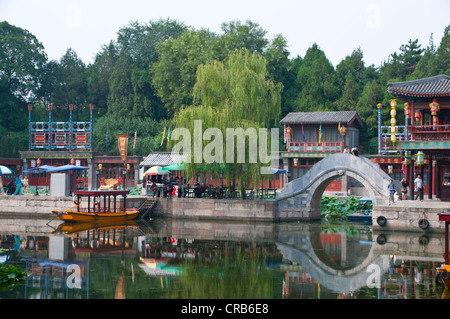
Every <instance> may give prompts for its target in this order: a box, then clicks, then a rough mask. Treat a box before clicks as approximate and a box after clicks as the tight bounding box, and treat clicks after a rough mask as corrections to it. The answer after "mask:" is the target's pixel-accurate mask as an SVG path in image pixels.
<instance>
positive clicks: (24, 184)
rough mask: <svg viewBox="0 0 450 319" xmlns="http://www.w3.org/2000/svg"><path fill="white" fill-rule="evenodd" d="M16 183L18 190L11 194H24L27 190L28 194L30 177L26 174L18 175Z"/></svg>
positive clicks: (0, 181) (0, 179)
mask: <svg viewBox="0 0 450 319" xmlns="http://www.w3.org/2000/svg"><path fill="white" fill-rule="evenodd" d="M14 183H15V186H16V190H15V191H14V193H13V194H11V195H23V194H24V193H25V192H26V193H27V194H28V177H27V176H25V177H22V175H19V176H16V179H15V181H14ZM11 184H12V183H11ZM8 185H9V184H8ZM0 192H3V182H2V178H1V175H0Z"/></svg>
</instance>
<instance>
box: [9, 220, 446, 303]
mask: <svg viewBox="0 0 450 319" xmlns="http://www.w3.org/2000/svg"><path fill="white" fill-rule="evenodd" d="M47 223H48V224H47ZM24 229H25V230H24ZM0 234H1V247H2V255H1V256H0V257H1V259H0V261H1V263H3V264H8V265H15V266H17V267H18V268H19V269H21V270H22V271H24V272H26V273H27V274H28V279H27V280H25V281H24V282H22V283H21V284H19V285H17V286H16V287H14V288H12V289H6V290H5V289H3V290H2V291H0V298H1V299H10V298H12V299H116V298H125V299H143V298H146V299H147V298H148V299H187V298H192V299H195V298H204V299H229V298H232V299H247V298H252V299H263V298H264V299H356V298H357V299H441V298H447V297H448V296H447V295H446V292H445V291H444V287H443V286H441V285H440V284H436V283H435V280H434V275H435V268H436V267H438V266H439V265H440V264H441V263H443V261H444V260H443V257H442V253H443V249H444V235H443V234H442V235H439V234H438V235H424V234H422V233H412V234H409V233H402V234H397V233H396V234H394V233H373V232H372V229H371V225H366V224H358V223H340V224H329V223H324V222H317V223H297V222H295V223H273V224H272V223H237V222H207V221H186V220H183V221H180V220H167V219H155V220H150V221H147V222H145V223H142V222H140V223H133V222H131V223H129V224H127V225H106V226H101V225H74V226H71V225H70V224H69V225H68V224H60V222H59V221H56V220H53V221H50V222H49V221H48V220H46V221H37V222H36V221H33V220H27V219H17V220H12V219H0Z"/></svg>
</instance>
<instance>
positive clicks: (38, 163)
mask: <svg viewBox="0 0 450 319" xmlns="http://www.w3.org/2000/svg"><path fill="white" fill-rule="evenodd" d="M36 166H37V167H39V166H41V159H40V158H38V159H37V160H36Z"/></svg>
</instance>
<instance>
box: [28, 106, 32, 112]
mask: <svg viewBox="0 0 450 319" xmlns="http://www.w3.org/2000/svg"><path fill="white" fill-rule="evenodd" d="M32 109H33V105H32V104H28V112H31V110H32Z"/></svg>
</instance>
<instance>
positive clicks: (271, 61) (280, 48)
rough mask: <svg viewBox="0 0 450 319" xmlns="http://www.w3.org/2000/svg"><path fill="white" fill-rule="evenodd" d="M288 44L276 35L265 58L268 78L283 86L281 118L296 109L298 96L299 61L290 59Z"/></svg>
mask: <svg viewBox="0 0 450 319" xmlns="http://www.w3.org/2000/svg"><path fill="white" fill-rule="evenodd" d="M287 47H288V44H287V41H286V39H285V38H284V37H283V36H282V35H281V34H279V35H276V36H275V37H274V39H273V40H272V42H271V43H270V45H269V46H268V48H267V49H266V51H265V52H264V57H265V58H266V60H267V72H268V77H269V78H270V79H271V80H272V81H273V82H275V83H281V84H282V85H283V91H282V92H281V117H284V116H285V115H286V114H288V113H289V112H290V111H292V110H293V109H294V108H295V102H296V98H297V94H298V85H297V69H296V67H295V65H296V63H297V62H298V61H297V60H294V61H291V60H290V59H289V51H288V49H287Z"/></svg>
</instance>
